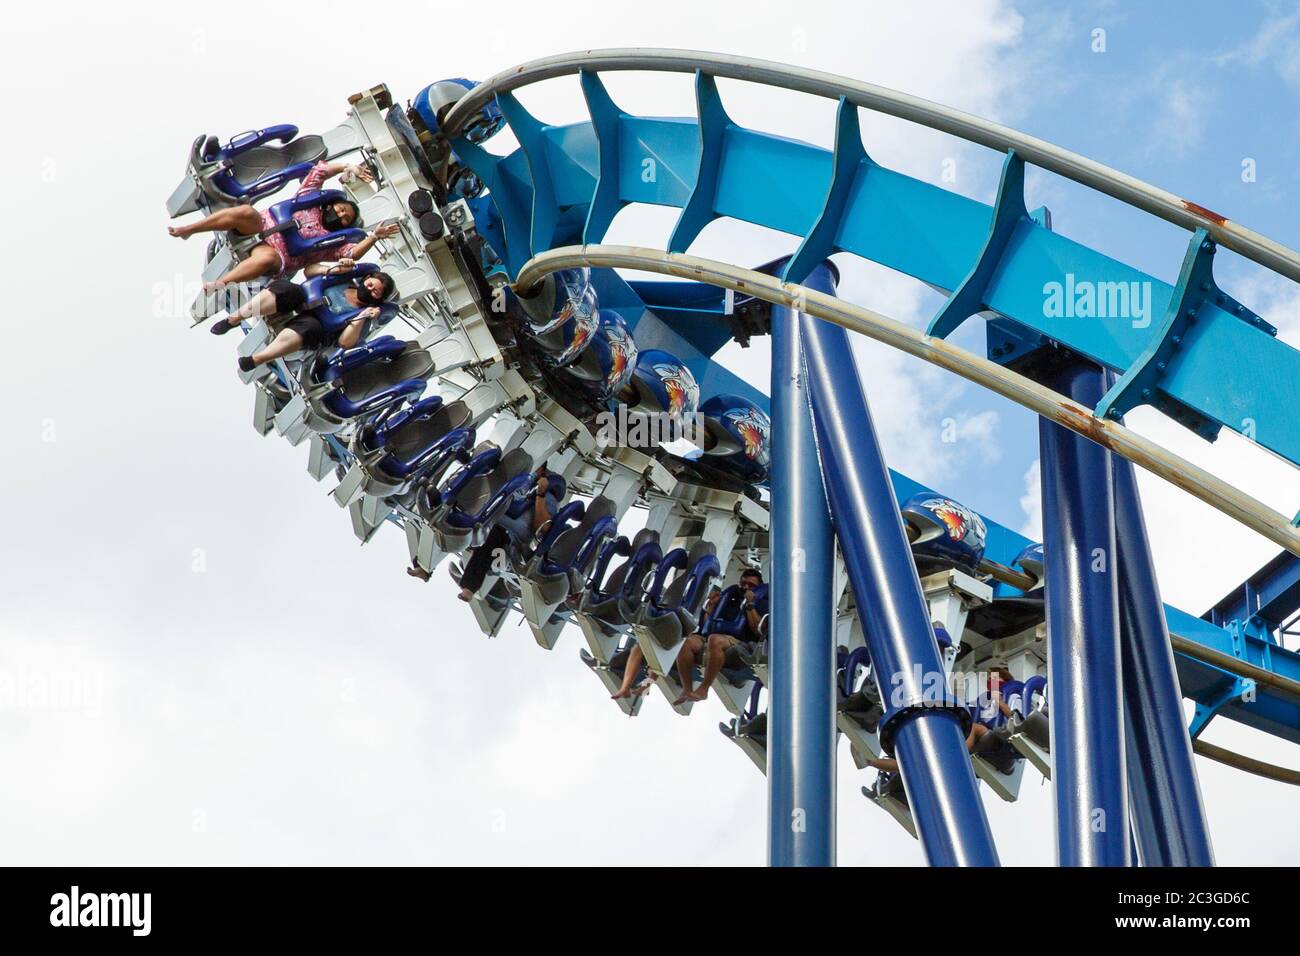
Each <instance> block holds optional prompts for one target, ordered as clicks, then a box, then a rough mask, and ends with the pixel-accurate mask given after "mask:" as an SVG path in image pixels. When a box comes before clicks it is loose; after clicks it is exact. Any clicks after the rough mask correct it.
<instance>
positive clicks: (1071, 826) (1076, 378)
mask: <svg viewBox="0 0 1300 956" xmlns="http://www.w3.org/2000/svg"><path fill="white" fill-rule="evenodd" d="M1048 379H1049V380H1048V382H1047V384H1048V385H1050V386H1052V387H1054V388H1055V389H1056V390H1057V391H1059V392H1060V393H1061V394H1063V395H1066V396H1068V397H1069V398H1071V399H1073V400H1075V401H1077V402H1080V403H1082V404H1084V405H1095V404H1096V403H1097V402H1098V401H1099V400H1100V399H1101V396H1102V394H1103V393H1104V392H1105V377H1104V373H1103V372H1102V371H1101V370H1100V369H1098V368H1096V367H1095V366H1093V365H1091V364H1088V363H1085V362H1082V361H1078V360H1075V361H1073V362H1070V363H1069V364H1065V365H1064V366H1063V367H1060V368H1057V369H1054V370H1052V371H1051V372H1049V373H1048ZM1039 446H1040V451H1039V458H1040V465H1039V467H1040V470H1041V474H1042V490H1043V550H1044V553H1045V555H1046V562H1047V568H1046V571H1047V591H1046V595H1047V642H1048V651H1047V669H1048V684H1047V686H1048V692H1049V693H1050V694H1051V728H1052V786H1053V789H1054V790H1055V798H1056V837H1057V862H1058V863H1059V864H1060V865H1061V866H1128V865H1129V864H1130V862H1131V861H1130V859H1129V850H1130V842H1129V811H1128V785H1127V780H1126V778H1125V764H1124V739H1125V735H1124V705H1123V699H1122V697H1121V687H1120V648H1119V644H1120V641H1119V606H1118V595H1117V592H1116V586H1115V577H1116V569H1115V564H1116V555H1115V507H1114V494H1113V488H1112V478H1111V455H1110V453H1109V452H1108V451H1106V450H1105V449H1104V448H1102V447H1101V446H1099V445H1095V444H1093V443H1092V442H1090V441H1088V440H1087V439H1086V438H1082V437H1080V436H1079V435H1076V434H1075V433H1073V432H1070V431H1067V430H1066V429H1064V428H1062V427H1061V426H1059V425H1057V424H1055V423H1053V422H1050V421H1047V420H1045V419H1042V420H1040V422H1039ZM1155 607H1156V608H1159V607H1160V605H1159V604H1158V603H1157V604H1156V605H1155Z"/></svg>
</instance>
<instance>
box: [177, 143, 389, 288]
mask: <svg viewBox="0 0 1300 956" xmlns="http://www.w3.org/2000/svg"><path fill="white" fill-rule="evenodd" d="M341 173H347V174H349V175H350V176H353V177H355V178H357V179H360V180H361V181H362V182H367V183H369V182H373V181H374V178H375V177H374V174H373V173H372V172H371V171H370V170H369V169H368V168H366V167H365V166H358V165H356V164H353V163H327V162H324V161H322V162H319V163H317V164H316V165H315V166H313V167H312V168H311V171H310V172H308V173H307V175H306V177H305V178H304V179H303V181H302V186H301V187H299V189H298V192H297V193H295V195H297V196H301V195H303V194H304V193H310V192H316V191H317V190H319V189H320V188H321V186H322V185H324V183H325V180H327V179H330V178H332V177H334V176H338V175H340V174H341ZM293 218H294V220H295V221H296V223H297V227H298V235H299V236H301V237H303V238H304V239H314V238H316V237H318V236H323V235H326V234H327V233H330V232H336V231H338V230H341V229H348V228H351V227H352V226H353V225H355V224H356V223H357V222H358V220H359V219H360V210H358V209H357V204H356V203H354V202H352V201H351V200H350V199H339V200H336V201H334V202H332V203H327V204H326V205H323V206H312V207H309V208H307V209H300V210H298V211H297V212H295V213H294V214H293ZM277 226H278V223H276V221H275V219H274V218H273V217H272V216H271V214H270V213H269V212H258V211H257V210H256V209H254V208H253V207H252V206H251V205H248V204H245V205H242V206H232V207H231V208H229V209H220V210H218V211H217V212H214V213H212V214H211V215H210V216H204V217H203V218H202V219H200V220H198V221H197V222H191V223H187V224H186V225H184V226H170V227H168V229H167V232H168V233H170V234H171V235H173V236H175V237H176V238H178V239H188V238H189V237H190V236H192V235H194V233H196V232H217V231H220V230H230V231H233V232H236V233H238V234H239V235H241V236H255V235H258V234H259V233H262V232H267V231H268V230H272V229H275V228H277ZM396 232H397V225H396V224H395V223H388V224H386V225H382V226H380V227H379V228H377V229H374V230H372V231H371V232H370V233H369V234H368V235H367V236H366V237H365V238H364V239H362V240H361V241H360V242H353V243H347V244H345V245H342V246H337V247H335V248H333V249H321V250H317V251H311V252H307V253H305V254H303V255H301V256H291V255H289V251H288V248H287V247H286V245H285V242H284V236H282V235H280V233H278V232H268V234H267V235H266V237H265V238H263V239H262V241H261V242H259V243H258V244H257V245H256V246H254V247H253V248H252V250H251V251H250V252H249V254H248V257H247V258H245V259H243V260H242V261H240V262H238V263H236V264H235V266H234V267H233V268H232V269H231V270H230V271H229V272H227V273H226V274H225V275H223V276H222V277H221V278H219V279H217V280H216V281H215V282H209V283H206V284H205V285H204V287H203V290H204V291H205V292H211V291H212V290H213V289H215V288H217V287H219V286H223V285H227V284H229V283H233V282H244V281H247V280H249V279H256V278H258V277H259V276H281V277H287V276H290V275H292V274H293V273H295V272H297V271H298V270H299V269H301V268H303V267H304V266H307V265H311V264H312V263H316V262H325V261H336V260H339V259H353V260H355V259H360V258H361V257H362V256H363V255H365V254H366V253H367V252H368V251H369V250H370V247H371V246H373V245H374V244H375V242H376V241H377V240H379V239H386V238H388V237H389V236H391V235H393V234H394V233H396Z"/></svg>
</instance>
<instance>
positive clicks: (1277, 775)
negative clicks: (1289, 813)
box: [1192, 740, 1300, 787]
mask: <svg viewBox="0 0 1300 956" xmlns="http://www.w3.org/2000/svg"><path fill="white" fill-rule="evenodd" d="M1192 751H1193V752H1195V753H1198V754H1200V755H1201V756H1202V757H1205V758H1207V759H1209V760H1214V761H1217V762H1219V763H1221V764H1225V765H1226V766H1229V767H1232V768H1233V769H1234V770H1244V771H1246V773H1253V774H1254V775H1255V776H1257V777H1264V778H1265V779H1267V780H1276V781H1277V782H1278V783H1289V784H1291V786H1293V787H1300V770H1292V769H1290V768H1289V767H1279V766H1278V765H1277V764H1273V763H1265V762H1264V761H1263V760H1256V759H1255V758H1254V757H1247V756H1246V755H1245V754H1239V753H1237V752H1236V751H1235V750H1228V749H1227V748H1226V747H1218V746H1215V745H1214V744H1211V743H1206V742H1205V741H1204V740H1193V741H1192Z"/></svg>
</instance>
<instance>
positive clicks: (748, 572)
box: [737, 568, 763, 584]
mask: <svg viewBox="0 0 1300 956" xmlns="http://www.w3.org/2000/svg"><path fill="white" fill-rule="evenodd" d="M740 577H742V578H750V577H754V578H758V583H759V584H762V583H763V572H762V571H760V570H758V568H745V570H743V571H741V572H740ZM737 580H739V579H737Z"/></svg>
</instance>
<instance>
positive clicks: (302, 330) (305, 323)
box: [285, 312, 325, 349]
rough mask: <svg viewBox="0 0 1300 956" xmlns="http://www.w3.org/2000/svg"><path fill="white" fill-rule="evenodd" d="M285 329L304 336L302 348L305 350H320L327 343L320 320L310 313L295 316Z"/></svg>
mask: <svg viewBox="0 0 1300 956" xmlns="http://www.w3.org/2000/svg"><path fill="white" fill-rule="evenodd" d="M285 328H286V329H293V330H294V331H295V332H297V333H298V334H299V335H301V336H302V347H303V348H305V349H318V348H320V347H321V345H322V344H323V343H324V341H325V329H324V328H323V327H322V326H321V324H320V319H318V318H316V316H314V315H312V314H311V313H310V312H307V313H304V314H303V315H296V316H294V317H293V319H292V320H291V321H290V322H289V324H288V325H286V326H285Z"/></svg>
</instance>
